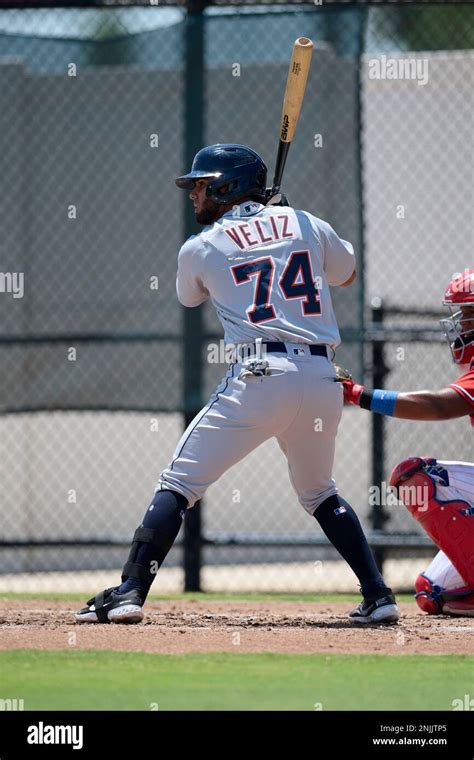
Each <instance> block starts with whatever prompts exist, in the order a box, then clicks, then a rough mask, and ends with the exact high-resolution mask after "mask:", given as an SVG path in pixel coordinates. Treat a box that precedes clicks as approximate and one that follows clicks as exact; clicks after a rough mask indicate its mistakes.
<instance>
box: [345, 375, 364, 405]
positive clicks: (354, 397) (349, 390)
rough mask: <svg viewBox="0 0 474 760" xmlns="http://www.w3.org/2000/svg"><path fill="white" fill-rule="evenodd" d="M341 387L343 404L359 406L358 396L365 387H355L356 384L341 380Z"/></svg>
mask: <svg viewBox="0 0 474 760" xmlns="http://www.w3.org/2000/svg"><path fill="white" fill-rule="evenodd" d="M342 386H343V388H344V403H345V404H355V406H359V404H360V396H361V393H362V391H365V386H364V385H357V383H354V382H352V380H343V381H342Z"/></svg>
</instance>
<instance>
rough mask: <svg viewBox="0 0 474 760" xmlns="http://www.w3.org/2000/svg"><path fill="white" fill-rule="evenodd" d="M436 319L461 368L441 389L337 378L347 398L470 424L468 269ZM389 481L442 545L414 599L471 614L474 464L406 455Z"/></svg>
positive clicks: (472, 331) (472, 306) (395, 412)
mask: <svg viewBox="0 0 474 760" xmlns="http://www.w3.org/2000/svg"><path fill="white" fill-rule="evenodd" d="M443 303H444V304H445V305H446V306H448V308H449V309H450V311H451V316H450V317H449V318H448V319H443V320H441V324H442V326H443V329H444V332H445V335H446V337H447V339H448V342H449V345H450V348H451V353H452V356H453V360H454V362H455V363H456V364H459V365H461V366H464V369H465V370H467V371H465V372H464V374H463V375H461V377H459V378H458V379H457V380H456V381H455V382H454V383H451V384H450V385H448V386H447V387H446V388H443V389H442V390H440V391H417V392H415V393H397V392H395V391H385V390H383V391H382V390H373V391H368V390H366V389H365V388H364V387H363V386H362V385H355V384H354V383H353V382H352V379H350V380H343V385H344V397H345V400H346V402H347V403H349V404H356V405H357V406H361V407H362V408H364V409H369V410H370V411H373V412H378V413H379V414H388V415H391V416H393V417H400V418H401V419H405V420H449V419H453V418H455V417H462V416H465V415H469V416H470V418H471V425H474V269H466V270H465V271H464V272H463V273H461V274H459V275H456V276H455V277H454V278H453V280H452V281H451V282H450V283H449V285H448V287H447V289H446V291H445V294H444V301H443ZM390 485H392V486H395V487H397V489H398V494H399V497H400V499H401V500H402V501H403V503H404V504H405V505H406V506H407V507H408V509H409V511H410V512H411V514H412V515H413V517H414V518H415V520H417V521H418V522H419V523H420V524H421V525H422V526H423V527H424V529H425V530H426V532H427V533H428V535H429V536H430V538H432V540H433V541H434V543H435V544H436V545H437V546H438V548H439V549H440V551H439V552H438V554H437V555H436V557H435V558H434V559H433V561H432V562H431V564H430V565H429V567H428V568H427V569H426V570H425V571H424V572H422V573H421V574H420V575H419V576H418V578H417V579H416V583H415V589H416V601H417V602H418V605H419V606H420V607H421V609H422V610H424V611H425V612H427V613H429V614H431V615H436V614H439V613H441V612H443V613H445V614H449V615H467V616H474V464H471V463H468V462H444V461H436V459H433V458H430V457H411V458H410V459H405V460H404V461H403V462H400V464H398V465H397V466H396V467H395V468H394V470H393V471H392V474H391V477H390Z"/></svg>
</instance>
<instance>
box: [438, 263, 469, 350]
mask: <svg viewBox="0 0 474 760" xmlns="http://www.w3.org/2000/svg"><path fill="white" fill-rule="evenodd" d="M443 304H444V305H445V306H447V307H448V309H449V311H450V313H451V316H450V317H448V318H446V319H441V320H440V322H441V327H442V328H443V331H444V334H445V335H446V338H447V340H448V343H449V347H450V349H451V354H452V357H453V361H454V362H455V363H456V364H469V363H470V362H471V361H472V360H473V359H474V269H465V270H464V272H462V273H461V274H457V275H456V276H455V277H453V279H452V280H451V282H450V283H449V285H448V287H447V288H446V291H445V294H444V300H443Z"/></svg>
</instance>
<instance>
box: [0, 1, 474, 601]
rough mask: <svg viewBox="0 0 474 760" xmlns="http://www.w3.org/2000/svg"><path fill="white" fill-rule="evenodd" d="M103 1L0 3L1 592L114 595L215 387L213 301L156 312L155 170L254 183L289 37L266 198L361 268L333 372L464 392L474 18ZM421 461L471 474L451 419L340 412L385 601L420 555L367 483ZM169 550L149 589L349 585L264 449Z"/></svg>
mask: <svg viewBox="0 0 474 760" xmlns="http://www.w3.org/2000/svg"><path fill="white" fill-rule="evenodd" d="M95 5H99V3H95ZM121 6H122V7H117V8H114V7H111V5H110V3H108V4H107V7H102V8H100V7H96V8H85V7H83V8H64V9H50V8H35V9H31V8H29V9H27V8H22V9H19V8H13V7H11V8H9V9H6V8H2V9H1V10H0V214H1V218H2V236H1V240H0V267H1V271H0V286H1V287H0V325H1V327H0V366H1V369H2V373H1V374H2V383H1V389H0V458H1V462H2V478H1V482H0V518H1V522H2V527H3V530H2V539H1V542H0V590H1V591H6V590H18V591H22V590H26V591H34V590H39V591H55V590H70V591H75V590H80V591H84V592H85V593H88V592H93V591H94V590H95V585H96V584H99V585H98V586H97V587H99V586H100V584H101V583H104V584H105V585H107V586H109V585H113V584H115V583H116V582H117V578H118V575H117V573H118V572H119V570H120V568H121V566H122V564H123V562H124V561H125V558H126V554H127V549H126V547H127V546H128V544H129V542H130V539H131V536H132V534H133V531H134V529H135V527H136V526H137V525H138V523H139V521H140V520H141V518H142V516H143V512H144V510H145V508H146V505H147V503H149V501H150V498H151V496H152V494H153V490H154V487H155V485H156V482H157V480H158V476H159V473H160V471H161V469H163V468H164V467H165V466H166V464H167V463H168V462H169V460H170V459H171V456H172V453H173V450H174V447H175V445H176V442H177V441H178V439H179V437H180V435H181V433H182V430H183V427H184V425H185V424H186V422H187V421H188V420H189V419H190V418H191V417H192V416H193V414H194V413H195V412H196V411H198V409H199V408H200V406H201V405H202V404H203V403H204V402H205V401H206V399H207V397H208V396H209V394H210V393H211V392H212V390H213V388H214V387H215V385H216V384H217V383H218V382H219V380H220V378H221V377H222V376H223V375H224V374H225V370H226V365H225V362H224V361H222V362H219V361H215V360H214V359H213V357H214V355H215V349H216V348H219V346H220V341H221V336H222V333H221V329H220V326H219V323H218V322H217V319H216V317H215V315H214V313H213V311H212V308H209V307H208V306H205V307H201V308H200V309H199V310H183V309H182V308H181V306H180V305H179V303H178V301H177V298H176V295H175V273H176V255H177V251H178V250H179V247H180V245H181V244H182V242H183V240H184V239H185V237H186V236H187V235H189V234H191V233H193V232H195V231H196V229H195V228H194V227H193V226H192V220H190V214H189V208H188V205H187V198H186V197H185V194H183V193H182V192H181V191H178V190H177V189H176V188H175V185H174V181H173V180H174V177H176V176H178V175H179V174H181V173H182V172H183V170H185V169H187V168H188V167H189V163H190V160H191V158H192V156H193V155H194V153H195V152H196V151H197V150H198V149H199V148H200V147H202V145H205V144H211V143H214V142H226V141H229V142H242V143H247V144H249V145H251V146H252V147H254V148H255V149H256V150H257V151H259V152H260V153H261V154H262V155H263V156H264V157H265V159H266V161H267V163H268V164H269V166H270V168H273V160H274V158H273V157H274V156H275V154H276V147H277V139H278V120H279V116H280V110H281V104H282V98H283V91H284V86H285V82H286V75H287V69H288V62H289V55H290V52H291V47H292V44H293V42H294V40H295V39H296V37H298V36H300V35H306V36H309V37H311V38H312V39H313V40H314V42H315V53H314V58H313V63H312V69H311V73H310V77H309V81H308V90H307V93H306V97H305V103H304V106H303V112H302V117H301V120H300V123H299V125H298V130H297V134H296V138H295V141H294V146H293V148H292V150H291V154H290V157H289V160H288V166H287V170H286V172H285V177H284V190H285V192H286V193H287V194H288V196H289V198H290V202H291V203H292V205H294V206H295V207H299V208H304V209H307V210H309V211H311V212H313V213H315V214H316V215H317V216H320V217H322V218H323V219H326V220H327V221H329V222H330V223H331V224H332V225H333V226H334V228H335V229H336V230H337V232H338V233H339V234H340V235H341V236H342V237H344V238H346V239H348V240H350V241H352V242H353V244H354V247H355V249H356V253H357V256H358V262H359V263H358V269H359V274H360V276H359V278H358V280H357V282H356V284H355V285H354V286H352V287H351V288H350V289H348V290H347V291H344V292H342V291H341V292H334V301H335V308H336V312H337V317H338V320H339V324H340V327H341V333H342V337H343V345H342V346H341V348H340V350H339V351H338V355H337V361H338V363H341V364H343V365H345V366H349V367H350V368H351V369H352V371H353V374H354V376H355V377H356V378H357V379H360V380H362V381H364V380H365V382H366V384H367V385H368V386H369V387H370V386H371V385H372V383H373V381H374V379H377V378H378V377H380V371H381V369H382V368H383V367H382V360H383V362H384V363H385V364H386V365H387V367H388V368H389V370H390V371H389V373H388V374H387V375H386V384H387V387H390V388H395V389H397V390H415V389H419V388H437V387H441V386H443V385H446V384H447V383H449V382H451V381H452V380H453V379H454V378H455V377H456V376H457V374H459V373H457V372H456V368H455V367H454V366H453V365H452V364H451V359H450V354H449V350H448V347H447V345H446V344H445V343H444V342H443V339H442V337H441V335H440V332H439V330H438V328H437V324H438V323H437V319H438V318H439V316H441V314H438V311H439V306H440V301H441V298H442V293H443V290H444V286H445V284H447V282H448V281H449V279H450V278H451V276H452V274H453V272H455V271H462V270H463V269H464V268H465V267H466V266H468V265H469V262H470V261H472V250H473V243H474V240H473V228H472V208H471V206H472V166H471V161H472V147H473V146H472V141H473V134H474V132H473V128H472V127H473V124H472V114H473V113H474V109H473V106H474V103H473V98H474V96H473V92H474V87H473V85H474V81H473V79H474V73H473V71H474V53H473V48H474V32H473V31H472V30H473V28H474V24H473V20H474V9H473V8H472V7H470V6H468V5H463V4H453V5H452V6H449V5H448V6H430V7H427V6H426V5H423V6H419V5H415V4H406V3H404V4H400V5H389V6H384V5H380V4H373V5H371V4H369V3H359V4H355V5H349V4H347V3H339V4H338V3H331V2H325V3H324V5H319V4H317V3H313V4H304V3H302V4H293V5H281V4H277V3H274V4H271V5H270V4H264V3H259V4H256V3H255V4H254V3H248V4H247V5H246V6H240V5H239V4H236V3H229V4H225V3H214V4H213V5H210V6H209V7H207V5H206V3H196V2H192V3H191V2H190V3H184V2H183V3H181V4H171V3H166V2H160V4H159V7H138V6H137V7H123V4H121ZM374 298H378V299H382V303H383V323H381V322H380V309H374V308H371V304H372V305H373V304H375V303H376V302H375V301H374ZM218 353H219V352H218ZM220 353H221V356H222V352H220ZM375 428H376V426H375ZM415 454H422V455H423V454H429V455H431V456H435V457H438V458H440V459H454V460H456V459H458V460H465V461H470V460H471V459H472V442H471V440H470V432H469V425H468V423H467V422H466V421H464V420H456V421H452V422H448V423H442V424H441V423H413V422H405V421H395V420H392V419H389V420H385V419H384V420H383V425H382V428H381V429H380V424H379V429H374V417H373V416H371V415H370V414H368V413H366V412H364V411H359V410H356V409H346V410H345V413H344V415H343V420H342V423H341V428H340V434H339V436H338V444H337V454H336V464H335V478H336V482H337V484H338V487H339V490H340V492H341V494H343V495H344V496H345V498H347V499H348V500H349V501H351V503H352V504H353V505H354V507H355V508H356V509H357V511H358V513H359V515H360V517H361V519H362V521H363V524H364V527H365V528H366V529H367V531H368V533H369V535H370V539H371V542H372V543H373V545H374V547H376V550H377V554H378V558H379V560H380V561H383V563H384V569H385V573H386V577H387V579H388V581H389V582H390V583H391V584H392V585H393V586H394V587H395V588H406V587H411V586H412V584H413V580H414V577H415V575H416V573H417V572H418V571H419V570H420V569H422V566H420V563H424V562H427V561H428V560H427V557H429V556H431V555H432V554H433V548H432V546H431V544H430V542H429V541H428V540H427V539H426V537H425V536H424V534H423V533H422V531H420V530H419V529H418V526H417V524H416V523H415V522H414V521H413V520H412V519H411V518H410V517H409V515H408V513H407V512H406V510H405V508H404V507H402V506H394V505H390V504H388V505H383V504H382V505H380V504H375V505H374V504H373V488H374V487H375V486H380V485H381V483H382V481H385V482H387V481H388V477H389V474H390V470H391V468H392V467H393V466H394V465H395V464H396V463H397V462H398V461H400V460H401V459H403V458H405V457H407V456H412V455H415ZM380 526H382V527H380ZM183 535H184V539H183V538H180V540H179V541H178V543H177V545H176V546H175V547H174V548H173V549H172V551H171V552H170V554H169V556H168V558H167V560H166V562H165V565H164V567H163V568H162V569H161V570H160V576H159V579H158V581H157V582H156V584H155V586H154V591H158V592H159V591H176V590H181V589H182V588H183V585H184V584H185V585H186V587H187V588H193V587H194V588H196V587H197V586H198V584H200V587H201V588H202V589H203V590H215V591H248V590H253V591H257V590H261V591H303V590H304V591H314V592H318V591H327V590H331V591H344V590H353V589H354V588H355V578H354V576H353V575H352V573H351V572H350V571H349V570H348V569H347V568H346V567H345V566H344V563H342V562H340V561H339V560H338V558H337V555H336V554H335V553H334V551H333V550H332V549H331V547H329V546H328V545H327V544H326V542H325V539H324V536H323V535H322V533H321V532H320V530H319V527H318V526H317V523H316V521H315V520H313V519H312V518H310V517H308V515H307V514H306V513H304V512H303V510H302V509H301V507H300V506H299V505H298V503H297V499H296V496H295V494H294V493H293V491H292V489H291V486H290V483H289V480H288V476H287V473H286V462H285V460H284V458H283V455H282V454H281V452H280V451H279V449H278V446H277V444H276V442H275V441H268V442H267V443H266V444H264V445H263V446H262V447H260V448H259V449H258V450H257V451H255V452H253V453H252V454H251V455H250V456H249V457H247V458H246V459H245V460H244V461H243V462H241V463H240V464H238V465H236V466H235V467H233V468H232V469H231V470H230V471H229V472H228V473H226V474H225V475H224V476H223V477H222V478H221V480H220V481H219V482H218V483H216V484H214V485H213V486H212V487H211V488H210V489H209V491H208V493H207V495H206V498H205V501H204V502H203V504H202V505H201V509H200V511H199V510H198V509H195V510H192V511H191V512H190V513H188V515H187V521H186V530H185V531H183ZM91 584H93V585H91Z"/></svg>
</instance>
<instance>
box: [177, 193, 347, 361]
mask: <svg viewBox="0 0 474 760" xmlns="http://www.w3.org/2000/svg"><path fill="white" fill-rule="evenodd" d="M354 268H355V257H354V250H353V247H352V245H351V244H350V243H348V242H347V241H345V240H341V238H339V237H338V235H337V234H336V233H335V232H334V230H333V229H332V227H331V226H330V225H329V224H327V223H326V222H324V221H322V220H321V219H317V218H316V217H315V216H313V215H312V214H309V213H308V212H307V211H300V210H296V209H293V208H291V207H289V206H263V205H262V204H261V203H256V202H255V201H244V202H243V203H241V204H240V205H238V206H235V207H234V208H233V209H231V210H230V211H228V212H227V213H226V214H224V215H223V216H222V217H221V218H220V219H218V220H217V221H216V222H214V224H212V225H208V226H207V227H204V228H203V230H202V232H201V233H200V234H199V235H193V236H192V237H190V238H188V240H187V241H186V242H185V243H184V245H183V246H182V248H181V250H180V252H179V256H178V274H177V280H176V290H177V294H178V298H179V300H180V302H181V303H182V304H183V305H184V306H199V304H201V303H203V302H204V301H205V300H206V299H207V298H210V299H211V301H212V303H213V304H214V307H215V309H216V312H217V315H218V317H219V320H220V322H221V324H222V326H223V328H224V339H225V342H226V343H232V344H234V343H254V342H255V340H256V338H262V339H263V341H272V340H274V341H289V342H293V343H323V344H327V345H330V346H332V347H333V348H335V347H336V346H337V345H339V343H340V336H339V330H338V327H337V323H336V319H335V316H334V310H333V306H332V301H331V295H330V292H329V287H328V286H329V285H341V284H342V283H344V282H345V281H346V280H348V279H349V278H350V276H351V275H352V273H353V271H354Z"/></svg>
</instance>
